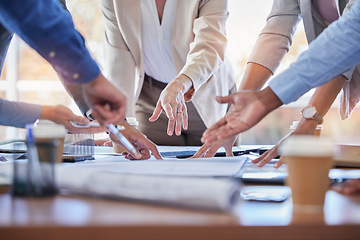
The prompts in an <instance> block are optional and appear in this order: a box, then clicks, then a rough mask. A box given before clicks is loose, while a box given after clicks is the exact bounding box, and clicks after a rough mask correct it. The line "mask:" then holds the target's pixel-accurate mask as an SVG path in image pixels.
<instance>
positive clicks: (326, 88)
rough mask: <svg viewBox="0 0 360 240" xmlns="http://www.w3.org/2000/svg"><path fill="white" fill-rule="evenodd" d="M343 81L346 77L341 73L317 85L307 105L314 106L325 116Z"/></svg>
mask: <svg viewBox="0 0 360 240" xmlns="http://www.w3.org/2000/svg"><path fill="white" fill-rule="evenodd" d="M345 82H346V78H345V77H344V76H342V75H341V76H338V77H336V78H334V79H333V80H331V81H330V82H328V83H327V84H325V85H323V86H321V87H318V88H317V89H316V90H315V93H314V95H313V96H312V97H311V99H310V101H309V105H312V106H314V107H315V108H316V110H317V111H318V112H319V114H320V115H321V116H325V115H326V113H327V112H328V111H329V109H330V107H331V105H332V104H333V102H334V101H335V99H336V97H337V95H338V94H339V92H340V90H341V89H342V87H343V86H344V84H345Z"/></svg>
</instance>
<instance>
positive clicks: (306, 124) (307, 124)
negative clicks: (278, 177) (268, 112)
mask: <svg viewBox="0 0 360 240" xmlns="http://www.w3.org/2000/svg"><path fill="white" fill-rule="evenodd" d="M316 127H317V123H316V121H314V120H307V119H305V118H302V119H301V121H300V122H299V124H298V125H297V127H296V128H295V130H294V131H292V132H290V133H289V134H287V135H286V136H285V137H283V138H282V139H281V140H280V141H279V142H278V143H277V144H276V145H275V146H274V147H273V148H271V149H269V150H268V151H266V152H265V153H263V154H262V155H261V156H260V157H259V158H256V159H254V160H252V162H253V163H256V164H257V166H258V167H262V166H264V165H265V164H267V163H268V162H270V161H271V160H272V159H274V158H275V157H276V156H277V155H278V154H279V151H278V149H279V147H280V145H281V144H282V143H283V142H284V141H285V140H286V139H287V138H288V137H289V136H292V135H314V133H315V130H316ZM283 163H284V162H283V160H282V157H280V159H279V160H278V161H277V162H276V163H275V164H274V168H279V167H280V166H281V165H283Z"/></svg>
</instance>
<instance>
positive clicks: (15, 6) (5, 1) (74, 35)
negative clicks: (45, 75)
mask: <svg viewBox="0 0 360 240" xmlns="http://www.w3.org/2000/svg"><path fill="white" fill-rule="evenodd" d="M0 23H1V24H3V25H4V26H5V28H6V29H7V30H8V31H10V32H13V33H16V34H18V35H19V36H20V37H21V38H22V39H23V40H24V41H25V42H26V43H27V44H29V46H30V47H32V48H34V49H35V50H36V51H37V52H38V53H39V54H40V55H41V56H42V57H44V58H45V59H46V60H47V61H48V62H49V63H50V64H51V65H52V66H53V67H54V68H55V69H56V70H57V72H58V74H59V75H60V77H61V79H62V80H64V81H66V82H68V83H78V84H81V83H87V82H90V81H91V80H93V79H94V78H96V77H97V76H98V75H99V73H100V69H99V67H98V65H97V63H96V62H95V61H94V59H93V58H92V57H91V56H90V53H89V52H88V50H87V49H86V47H85V42H84V39H83V37H82V36H81V34H80V33H79V32H78V31H77V30H76V29H75V28H74V24H73V21H72V18H71V15H70V14H69V12H67V11H66V10H64V9H63V7H62V6H61V5H60V4H59V2H58V1H57V0H25V1H24V0H10V1H9V0H0Z"/></svg>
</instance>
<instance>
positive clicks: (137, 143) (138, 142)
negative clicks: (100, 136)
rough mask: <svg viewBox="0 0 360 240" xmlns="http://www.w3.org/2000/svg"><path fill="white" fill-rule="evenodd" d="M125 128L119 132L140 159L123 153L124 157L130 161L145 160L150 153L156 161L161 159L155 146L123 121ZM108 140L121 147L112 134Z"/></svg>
mask: <svg viewBox="0 0 360 240" xmlns="http://www.w3.org/2000/svg"><path fill="white" fill-rule="evenodd" d="M121 125H123V126H124V127H125V129H124V130H120V132H121V133H122V134H123V135H124V137H126V138H127V139H128V140H129V142H130V143H131V144H132V145H133V146H134V147H135V148H136V149H137V151H138V152H139V153H140V157H136V156H134V155H132V154H130V153H127V152H126V153H125V154H124V155H125V157H126V158H127V159H131V160H145V159H148V158H150V151H151V152H152V154H153V155H154V157H155V158H156V159H162V157H161V155H160V153H159V151H158V149H157V147H156V145H155V144H154V143H153V142H151V141H150V140H149V139H147V138H146V136H145V135H143V134H142V133H141V132H140V131H138V130H137V129H136V128H134V127H132V126H131V125H129V124H128V123H126V122H125V121H123V122H122V123H121ZM110 138H111V140H112V141H113V143H114V144H118V145H122V144H121V143H120V142H119V140H117V139H116V138H115V137H114V135H113V134H110Z"/></svg>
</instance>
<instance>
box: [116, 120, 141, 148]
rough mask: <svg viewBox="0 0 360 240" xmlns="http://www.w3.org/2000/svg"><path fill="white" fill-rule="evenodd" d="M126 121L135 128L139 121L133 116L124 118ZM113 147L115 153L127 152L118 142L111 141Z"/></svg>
mask: <svg viewBox="0 0 360 240" xmlns="http://www.w3.org/2000/svg"><path fill="white" fill-rule="evenodd" d="M126 122H127V123H128V124H129V125H130V126H132V127H134V128H137V126H138V125H139V122H138V121H137V120H136V118H135V117H128V118H126ZM113 149H114V152H115V153H123V152H128V150H127V149H126V148H125V147H124V146H123V145H121V144H118V143H116V142H113Z"/></svg>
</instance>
